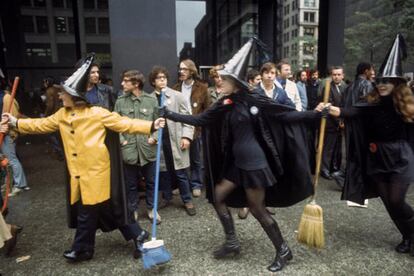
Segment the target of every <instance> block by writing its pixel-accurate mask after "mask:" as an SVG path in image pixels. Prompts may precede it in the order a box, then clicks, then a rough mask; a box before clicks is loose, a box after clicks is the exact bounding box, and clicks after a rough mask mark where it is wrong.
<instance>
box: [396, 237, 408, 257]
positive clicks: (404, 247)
mask: <svg viewBox="0 0 414 276" xmlns="http://www.w3.org/2000/svg"><path fill="white" fill-rule="evenodd" d="M410 246H411V241H410V240H409V239H403V240H402V241H401V242H400V244H398V245H397V246H396V247H395V251H397V252H398V253H402V254H405V253H409V252H410Z"/></svg>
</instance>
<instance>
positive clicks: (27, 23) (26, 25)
mask: <svg viewBox="0 0 414 276" xmlns="http://www.w3.org/2000/svg"><path fill="white" fill-rule="evenodd" d="M22 19H23V31H24V32H25V33H34V31H35V28H34V22H33V16H30V15H24V16H22Z"/></svg>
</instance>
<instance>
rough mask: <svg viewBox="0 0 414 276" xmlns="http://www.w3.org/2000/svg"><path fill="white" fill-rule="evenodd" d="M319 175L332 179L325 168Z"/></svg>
mask: <svg viewBox="0 0 414 276" xmlns="http://www.w3.org/2000/svg"><path fill="white" fill-rule="evenodd" d="M321 176H322V177H323V178H325V179H328V180H332V176H331V175H330V173H329V172H328V171H327V170H321Z"/></svg>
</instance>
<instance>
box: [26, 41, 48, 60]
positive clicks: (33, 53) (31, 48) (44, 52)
mask: <svg viewBox="0 0 414 276" xmlns="http://www.w3.org/2000/svg"><path fill="white" fill-rule="evenodd" d="M26 47H27V48H26V56H28V57H33V58H46V57H50V56H51V55H52V51H51V49H50V44H40V43H39V44H35V43H33V44H26Z"/></svg>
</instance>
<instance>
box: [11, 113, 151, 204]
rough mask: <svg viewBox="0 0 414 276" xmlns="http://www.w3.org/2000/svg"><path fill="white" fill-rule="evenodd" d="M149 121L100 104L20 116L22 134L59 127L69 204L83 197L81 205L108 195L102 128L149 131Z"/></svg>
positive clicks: (99, 201)
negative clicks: (112, 110) (42, 114)
mask: <svg viewBox="0 0 414 276" xmlns="http://www.w3.org/2000/svg"><path fill="white" fill-rule="evenodd" d="M151 125H152V122H151V121H144V120H138V119H130V118H127V117H122V116H120V115H118V114H117V113H112V112H110V111H108V110H107V109H104V108H101V107H96V106H94V107H75V108H71V109H70V108H64V107H63V108H61V109H59V110H58V111H57V112H56V113H55V114H53V115H51V116H49V117H46V118H40V119H19V120H18V123H17V129H18V131H19V132H20V133H22V134H45V133H50V132H54V131H57V130H59V131H60V135H61V136H62V141H63V146H64V149H65V156H66V162H67V166H68V170H69V174H70V191H71V192H70V193H71V194H70V204H71V205H73V204H74V203H76V202H77V201H78V200H79V199H80V198H81V197H82V203H83V204H84V205H95V204H98V203H101V202H104V201H106V200H108V199H109V198H110V159H109V153H108V149H107V148H106V146H105V143H104V140H105V136H106V130H105V128H108V129H111V130H113V131H116V132H126V133H141V134H150V132H151Z"/></svg>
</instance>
